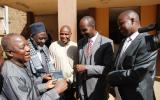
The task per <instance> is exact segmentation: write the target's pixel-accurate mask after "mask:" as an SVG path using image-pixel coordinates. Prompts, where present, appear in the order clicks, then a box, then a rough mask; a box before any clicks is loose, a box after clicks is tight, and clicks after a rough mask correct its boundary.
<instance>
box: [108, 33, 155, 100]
mask: <svg viewBox="0 0 160 100" xmlns="http://www.w3.org/2000/svg"><path fill="white" fill-rule="evenodd" d="M146 35H147V34H145V33H143V34H139V35H138V36H137V37H136V38H135V39H134V40H133V41H132V43H131V44H130V46H129V47H128V48H127V50H126V51H125V54H124V55H123V57H122V58H121V59H120V62H119V64H118V65H117V60H118V57H119V54H120V51H121V48H122V45H123V42H122V45H121V46H120V48H119V51H118V53H117V56H116V60H115V68H116V71H113V72H110V73H109V74H108V78H107V79H108V81H109V83H110V84H111V85H112V86H118V89H119V92H120V95H121V97H122V100H153V98H154V94H153V84H154V76H155V67H156V58H157V51H155V52H148V51H147V47H146V43H145V38H144V37H145V36H146Z"/></svg>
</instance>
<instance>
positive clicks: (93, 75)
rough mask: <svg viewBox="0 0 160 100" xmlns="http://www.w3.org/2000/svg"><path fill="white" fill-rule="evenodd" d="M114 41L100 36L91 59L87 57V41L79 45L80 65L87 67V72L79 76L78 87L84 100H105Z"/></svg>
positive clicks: (94, 45) (82, 41) (93, 47)
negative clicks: (105, 78) (107, 74)
mask: <svg viewBox="0 0 160 100" xmlns="http://www.w3.org/2000/svg"><path fill="white" fill-rule="evenodd" d="M112 44H113V41H112V40H110V39H108V38H106V37H103V36H101V35H99V34H98V36H97V38H96V41H95V42H94V44H93V46H92V53H91V55H90V56H89V57H87V56H86V55H85V50H86V48H87V39H86V38H83V39H81V40H80V41H79V43H78V49H79V64H85V65H86V66H87V72H85V73H81V74H79V75H78V80H77V81H78V87H79V92H80V96H81V99H82V100H86V98H88V99H89V100H105V96H106V95H105V94H104V76H103V75H105V73H107V72H108V71H109V70H110V66H111V62H112V57H113V49H112Z"/></svg>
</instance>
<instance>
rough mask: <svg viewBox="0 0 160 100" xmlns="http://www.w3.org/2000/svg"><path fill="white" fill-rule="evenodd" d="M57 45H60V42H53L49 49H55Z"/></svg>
mask: <svg viewBox="0 0 160 100" xmlns="http://www.w3.org/2000/svg"><path fill="white" fill-rule="evenodd" d="M56 45H58V41H55V42H52V43H51V45H50V46H49V49H51V48H52V49H53V48H54V47H55V46H56Z"/></svg>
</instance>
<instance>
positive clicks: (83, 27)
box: [80, 20, 94, 38]
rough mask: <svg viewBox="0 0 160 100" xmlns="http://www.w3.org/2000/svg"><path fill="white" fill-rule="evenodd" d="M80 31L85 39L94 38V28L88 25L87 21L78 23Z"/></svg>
mask: <svg viewBox="0 0 160 100" xmlns="http://www.w3.org/2000/svg"><path fill="white" fill-rule="evenodd" d="M80 31H81V33H82V35H83V36H85V37H87V38H91V37H93V36H94V28H93V27H91V26H90V25H89V23H88V21H87V20H82V21H80Z"/></svg>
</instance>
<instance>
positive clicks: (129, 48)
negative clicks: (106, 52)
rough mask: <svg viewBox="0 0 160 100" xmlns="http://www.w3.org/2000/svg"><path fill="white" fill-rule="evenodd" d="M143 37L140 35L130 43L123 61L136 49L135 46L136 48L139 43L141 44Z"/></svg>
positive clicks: (122, 58)
mask: <svg viewBox="0 0 160 100" xmlns="http://www.w3.org/2000/svg"><path fill="white" fill-rule="evenodd" d="M141 38H142V35H140V34H139V35H138V36H137V37H136V38H135V39H134V40H133V41H132V43H131V44H130V45H129V47H128V48H127V49H126V51H125V52H124V54H123V55H122V57H121V61H120V62H123V60H124V58H125V57H126V55H130V53H131V52H132V51H133V50H135V49H134V48H136V46H137V44H139V41H140V39H141Z"/></svg>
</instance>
